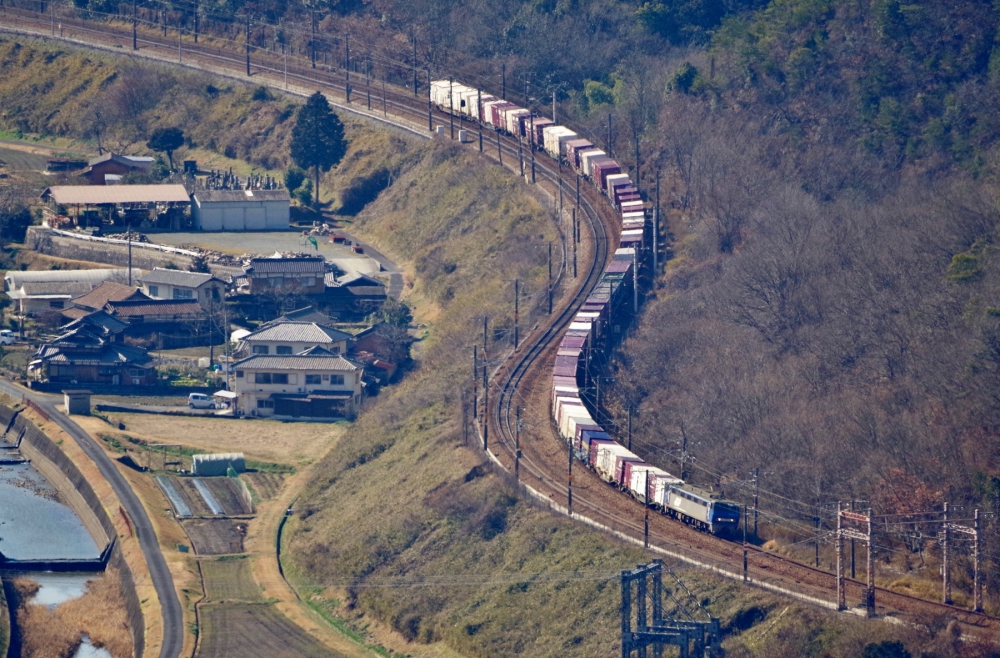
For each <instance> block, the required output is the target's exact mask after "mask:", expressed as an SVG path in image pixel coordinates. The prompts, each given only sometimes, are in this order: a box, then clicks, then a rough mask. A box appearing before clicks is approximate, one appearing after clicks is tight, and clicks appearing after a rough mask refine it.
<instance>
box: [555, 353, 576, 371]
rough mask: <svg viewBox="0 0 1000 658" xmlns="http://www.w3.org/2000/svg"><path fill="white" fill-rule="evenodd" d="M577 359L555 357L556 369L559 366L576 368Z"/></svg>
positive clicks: (572, 357)
mask: <svg viewBox="0 0 1000 658" xmlns="http://www.w3.org/2000/svg"><path fill="white" fill-rule="evenodd" d="M576 362H577V358H576V357H574V356H557V357H556V367H557V368H558V367H559V366H573V367H574V368H575V367H576Z"/></svg>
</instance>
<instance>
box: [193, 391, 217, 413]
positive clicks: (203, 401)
mask: <svg viewBox="0 0 1000 658" xmlns="http://www.w3.org/2000/svg"><path fill="white" fill-rule="evenodd" d="M188 406H189V407H190V408H192V409H215V400H213V399H212V398H210V397H208V396H207V395H205V394H204V393H192V394H191V395H189V396H188Z"/></svg>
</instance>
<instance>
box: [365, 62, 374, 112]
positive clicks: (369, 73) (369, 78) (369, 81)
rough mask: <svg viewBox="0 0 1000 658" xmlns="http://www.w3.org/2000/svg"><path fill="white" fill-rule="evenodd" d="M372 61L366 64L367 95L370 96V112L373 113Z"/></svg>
mask: <svg viewBox="0 0 1000 658" xmlns="http://www.w3.org/2000/svg"><path fill="white" fill-rule="evenodd" d="M371 63H372V61H371V59H368V60H366V62H365V93H366V94H367V95H368V111H369V112H371V111H372V71H371Z"/></svg>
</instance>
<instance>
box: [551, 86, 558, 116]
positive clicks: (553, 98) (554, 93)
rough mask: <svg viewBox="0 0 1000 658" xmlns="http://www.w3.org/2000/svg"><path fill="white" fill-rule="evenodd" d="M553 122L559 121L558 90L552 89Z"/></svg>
mask: <svg viewBox="0 0 1000 658" xmlns="http://www.w3.org/2000/svg"><path fill="white" fill-rule="evenodd" d="M552 123H558V121H556V90H555V89H553V90H552Z"/></svg>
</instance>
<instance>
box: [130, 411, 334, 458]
mask: <svg viewBox="0 0 1000 658" xmlns="http://www.w3.org/2000/svg"><path fill="white" fill-rule="evenodd" d="M113 416H114V419H115V420H120V421H121V422H123V423H125V425H126V426H127V427H128V433H129V434H130V435H133V436H138V437H140V438H143V439H149V440H150V441H152V442H154V443H156V442H166V443H181V444H183V445H185V446H190V447H192V448H199V449H203V450H206V451H208V452H242V453H244V454H245V455H246V456H247V458H248V459H255V460H260V461H269V462H277V463H281V464H290V465H296V466H299V465H305V464H309V463H311V462H312V460H313V459H315V457H316V456H317V455H319V454H321V453H322V451H323V447H324V446H326V445H328V444H329V442H330V441H332V440H334V439H336V438H338V437H339V436H341V435H342V434H343V432H344V428H345V426H346V425H345V424H344V423H336V424H327V423H294V424H290V423H282V422H280V421H273V420H236V419H231V418H193V417H184V416H159V415H154V414H119V413H116V414H113Z"/></svg>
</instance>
